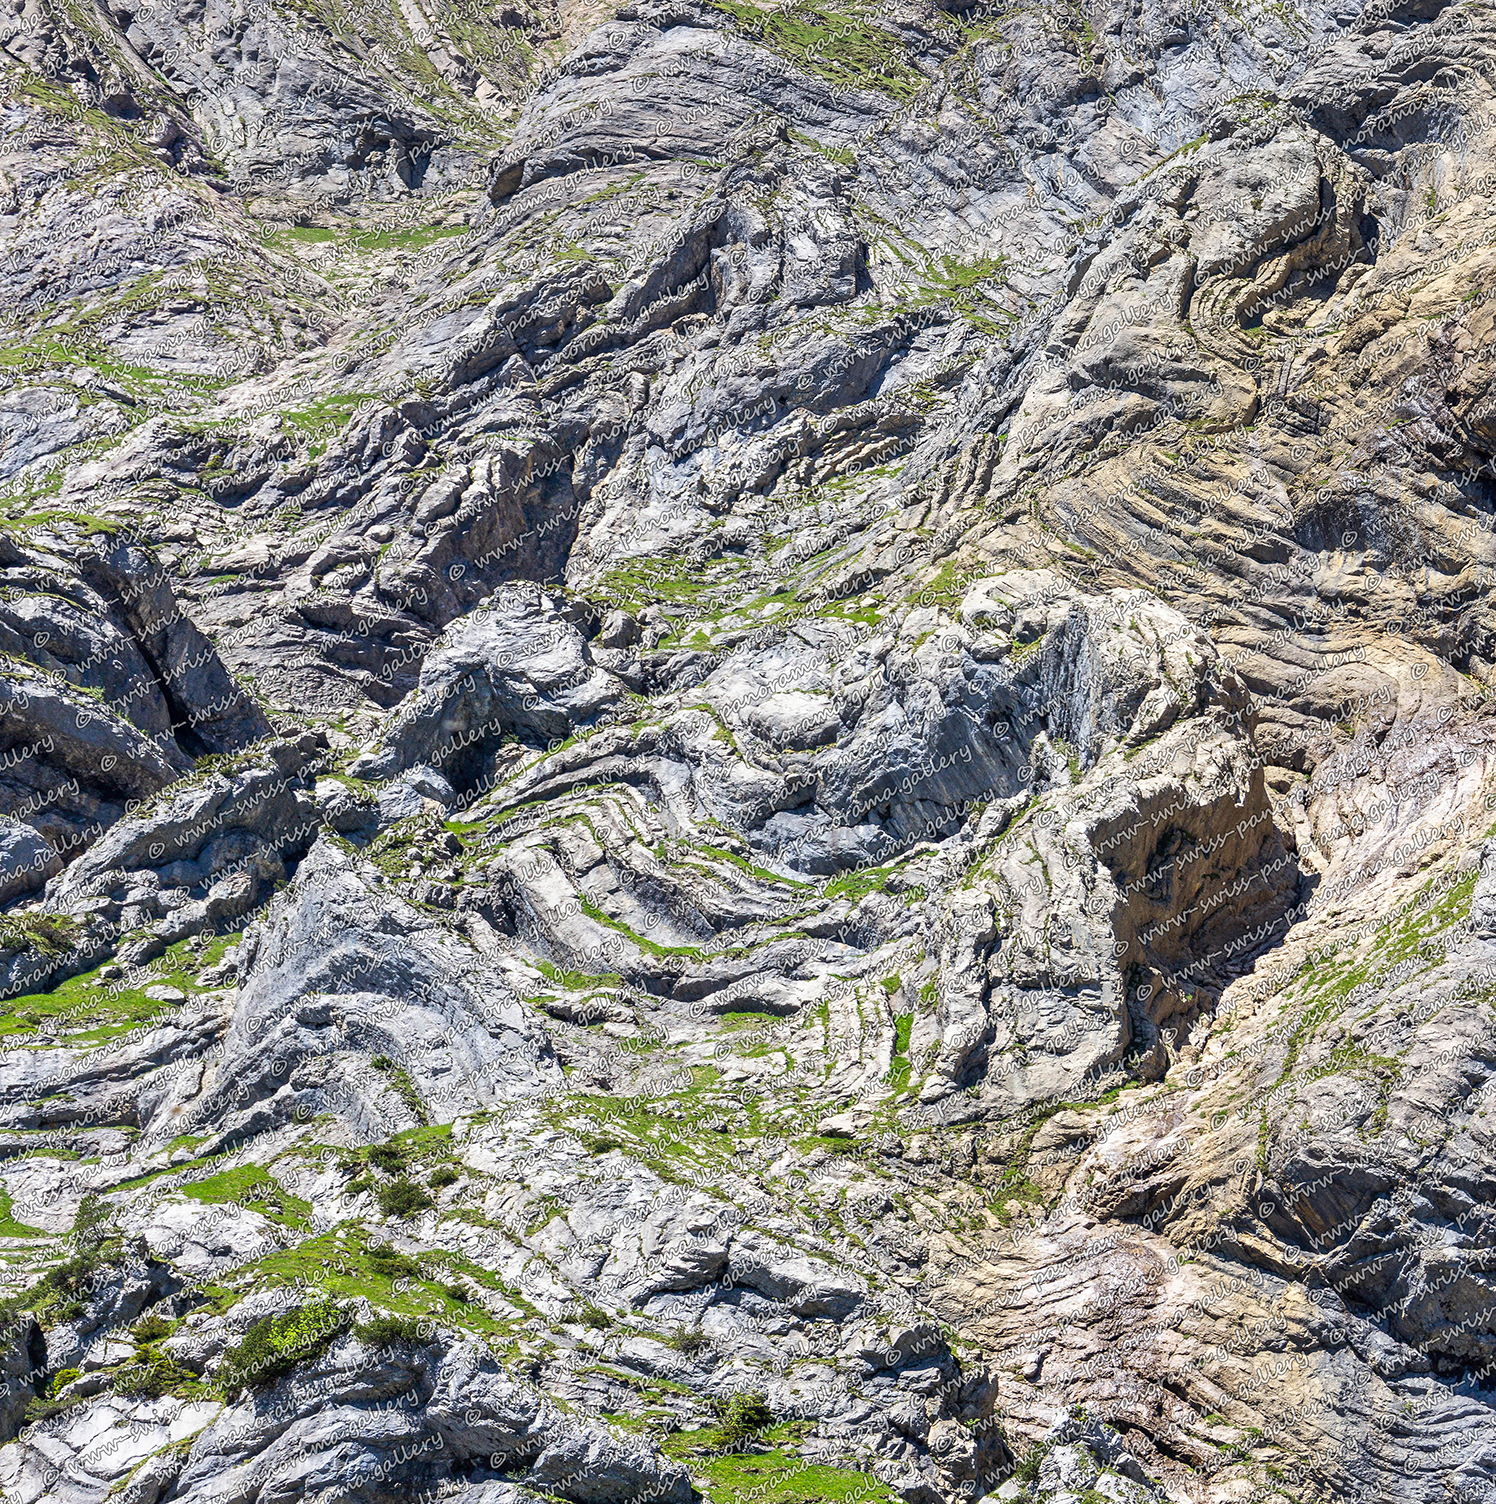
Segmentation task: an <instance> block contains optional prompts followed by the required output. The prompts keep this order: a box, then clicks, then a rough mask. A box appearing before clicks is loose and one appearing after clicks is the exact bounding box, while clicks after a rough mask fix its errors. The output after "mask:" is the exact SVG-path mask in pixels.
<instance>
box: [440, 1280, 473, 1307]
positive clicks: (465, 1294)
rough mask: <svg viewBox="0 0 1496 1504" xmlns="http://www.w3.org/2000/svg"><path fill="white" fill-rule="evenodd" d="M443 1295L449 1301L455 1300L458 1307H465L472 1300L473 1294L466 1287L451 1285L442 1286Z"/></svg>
mask: <svg viewBox="0 0 1496 1504" xmlns="http://www.w3.org/2000/svg"><path fill="white" fill-rule="evenodd" d="M442 1293H443V1294H444V1295H445V1296H446V1297H447V1299H448V1300H455V1301H456V1302H457V1303H458V1305H462V1306H465V1305H466V1304H467V1303H468V1302H469V1301H470V1300H471V1299H472V1298H473V1292H472V1291H471V1290H469V1289H468V1287H467V1286H466V1285H459V1284H455V1283H454V1284H450V1285H443V1286H442Z"/></svg>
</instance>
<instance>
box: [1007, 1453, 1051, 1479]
mask: <svg viewBox="0 0 1496 1504" xmlns="http://www.w3.org/2000/svg"><path fill="white" fill-rule="evenodd" d="M1043 1460H1044V1449H1043V1448H1042V1447H1034V1448H1033V1449H1032V1450H1031V1451H1029V1452H1028V1454H1027V1455H1026V1456H1025V1457H1024V1458H1023V1460H1022V1461H1021V1462H1020V1463H1019V1464H1018V1466H1017V1467H1015V1468H1014V1469H1013V1476H1014V1477H1015V1478H1017V1479H1018V1481H1019V1482H1020V1483H1036V1482H1037V1481H1038V1479H1039V1464H1040V1462H1042V1461H1043Z"/></svg>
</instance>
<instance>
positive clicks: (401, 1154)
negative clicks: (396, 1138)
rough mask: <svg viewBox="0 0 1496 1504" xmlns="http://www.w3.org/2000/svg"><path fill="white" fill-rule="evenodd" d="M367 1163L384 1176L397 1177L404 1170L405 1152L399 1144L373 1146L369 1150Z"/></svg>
mask: <svg viewBox="0 0 1496 1504" xmlns="http://www.w3.org/2000/svg"><path fill="white" fill-rule="evenodd" d="M369 1163H370V1164H371V1165H373V1166H374V1168H375V1169H376V1170H383V1171H384V1173H385V1174H386V1175H398V1174H399V1173H400V1172H401V1170H403V1169H404V1168H405V1151H404V1150H403V1149H402V1148H401V1147H400V1145H399V1144H375V1145H374V1147H373V1148H372V1149H370V1150H369Z"/></svg>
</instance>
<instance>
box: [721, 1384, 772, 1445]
mask: <svg viewBox="0 0 1496 1504" xmlns="http://www.w3.org/2000/svg"><path fill="white" fill-rule="evenodd" d="M716 1408H717V1417H718V1426H719V1429H720V1430H721V1433H722V1444H723V1446H727V1447H732V1446H741V1445H742V1444H743V1443H744V1442H745V1441H748V1440H750V1439H751V1438H752V1437H754V1436H756V1435H757V1434H758V1433H759V1432H760V1431H764V1430H767V1429H768V1427H770V1426H772V1425H773V1424H774V1412H773V1411H772V1410H771V1409H769V1402H768V1401H767V1400H766V1399H765V1398H764V1396H763V1394H762V1393H761V1392H759V1391H758V1390H754V1391H752V1392H751V1393H749V1392H745V1393H742V1394H735V1395H733V1396H732V1398H731V1399H728V1400H725V1401H724V1400H718V1401H717V1402H716Z"/></svg>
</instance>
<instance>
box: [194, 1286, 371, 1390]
mask: <svg viewBox="0 0 1496 1504" xmlns="http://www.w3.org/2000/svg"><path fill="white" fill-rule="evenodd" d="M348 1322H349V1316H348V1313H347V1312H346V1311H344V1310H341V1309H340V1308H339V1307H338V1306H336V1305H334V1304H333V1303H332V1302H331V1301H319V1302H317V1303H316V1304H314V1305H305V1306H299V1307H297V1309H296V1310H294V1311H287V1312H286V1313H285V1314H284V1315H282V1316H264V1317H262V1318H261V1319H260V1320H259V1321H257V1322H255V1324H254V1325H253V1326H252V1327H250V1329H249V1330H248V1331H247V1332H246V1333H245V1334H244V1339H243V1341H241V1342H239V1343H237V1344H236V1345H235V1346H233V1347H231V1348H230V1349H229V1350H228V1351H227V1352H226V1353H225V1354H224V1355H223V1358H224V1361H223V1367H222V1369H221V1371H220V1374H219V1380H220V1383H221V1384H222V1386H223V1389H224V1391H225V1393H227V1394H236V1393H237V1392H238V1391H239V1390H241V1389H244V1388H250V1389H262V1388H264V1387H265V1386H266V1385H268V1384H273V1383H274V1382H275V1380H276V1379H278V1378H281V1377H282V1376H283V1375H285V1374H288V1373H290V1372H291V1370H292V1369H293V1368H295V1367H296V1366H297V1364H298V1363H306V1362H310V1361H311V1360H312V1359H313V1358H315V1357H317V1356H318V1355H319V1354H321V1353H322V1352H324V1351H325V1350H326V1349H327V1347H328V1346H329V1345H330V1344H331V1343H332V1341H333V1339H334V1338H336V1337H337V1336H339V1335H340V1334H341V1333H342V1332H344V1331H346V1330H347V1329H348Z"/></svg>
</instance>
